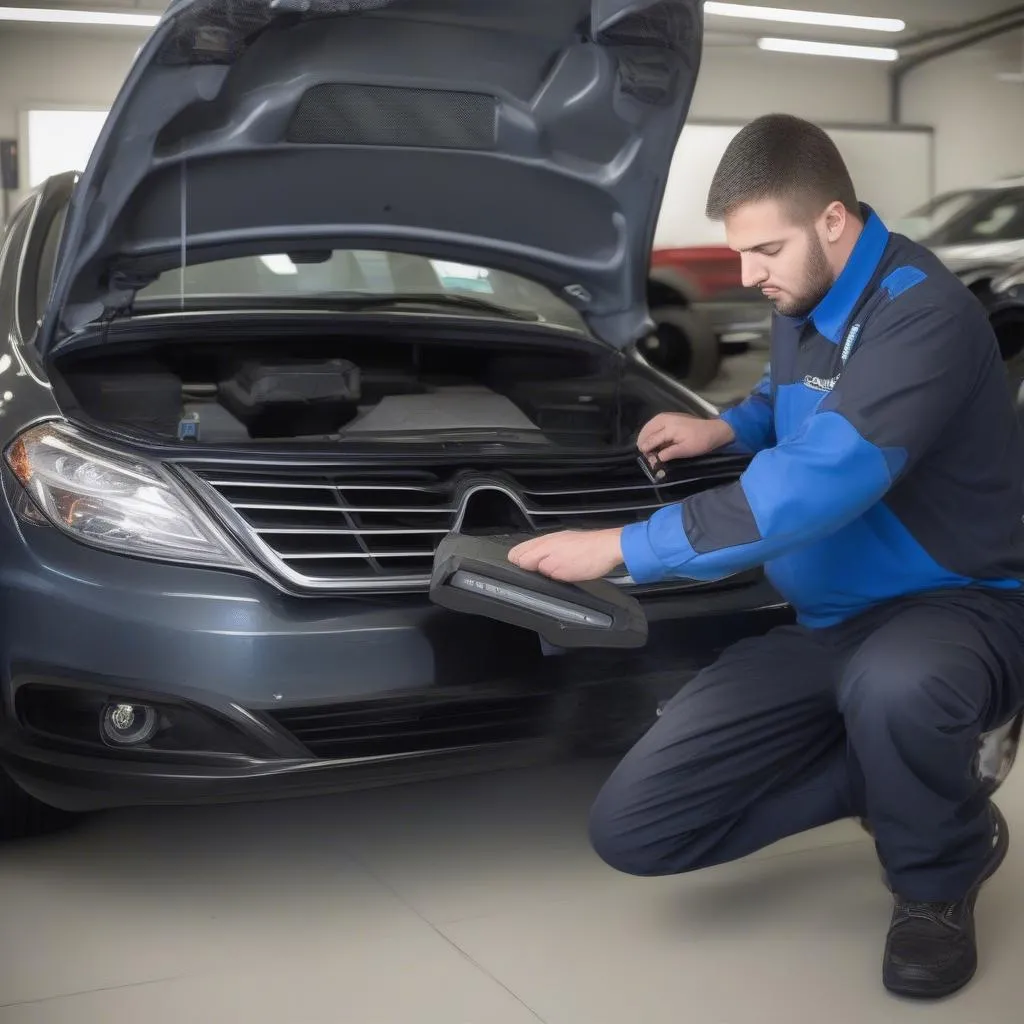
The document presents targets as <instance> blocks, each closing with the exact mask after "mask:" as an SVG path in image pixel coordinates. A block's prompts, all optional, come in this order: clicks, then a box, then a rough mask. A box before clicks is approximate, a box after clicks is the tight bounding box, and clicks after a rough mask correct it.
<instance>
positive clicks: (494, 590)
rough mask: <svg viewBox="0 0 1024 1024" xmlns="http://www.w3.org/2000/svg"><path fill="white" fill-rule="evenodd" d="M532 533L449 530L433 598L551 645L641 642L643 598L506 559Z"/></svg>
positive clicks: (604, 582) (438, 563)
mask: <svg viewBox="0 0 1024 1024" xmlns="http://www.w3.org/2000/svg"><path fill="white" fill-rule="evenodd" d="M526 539H528V538H526V537H512V536H500V537H469V536H464V535H462V534H449V536H447V537H446V538H445V539H444V540H443V541H442V542H441V544H440V545H439V547H438V549H437V553H436V555H435V556H434V572H433V578H432V580H431V584H430V600H431V601H432V602H433V603H434V604H436V605H438V606H440V607H443V608H448V609H449V610H451V611H456V612H462V613H464V614H466V615H482V616H484V617H486V618H491V619H496V620H497V621H499V622H506V623H509V624H510V625H513V626H521V627H522V628H523V629H529V630H532V631H533V632H535V633H537V634H539V635H540V636H541V637H542V638H543V639H544V640H546V641H547V642H548V643H549V644H551V645H552V646H553V647H561V648H578V647H591V648H593V647H619V648H621V647H643V645H644V644H645V643H646V642H647V618H646V616H645V615H644V612H643V609H642V608H641V607H640V602H639V601H637V600H636V598H634V597H630V596H629V595H628V594H626V593H623V592H622V591H621V590H620V589H619V588H618V587H617V586H616V585H615V584H614V583H609V582H608V581H607V580H597V581H594V582H588V583H575V584H569V583H560V582H558V581H556V580H552V579H548V578H547V577H546V576H541V575H539V574H538V573H533V572H527V571H525V570H524V569H520V568H518V567H517V566H515V565H513V564H512V563H511V562H510V561H509V560H508V553H509V551H511V550H512V548H513V547H515V546H516V544H518V543H520V542H521V541H522V540H526Z"/></svg>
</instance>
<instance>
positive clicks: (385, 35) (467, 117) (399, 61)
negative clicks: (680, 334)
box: [40, 0, 702, 351]
mask: <svg viewBox="0 0 1024 1024" xmlns="http://www.w3.org/2000/svg"><path fill="white" fill-rule="evenodd" d="M701 26H702V17H701V4H700V2H699V0H179V2H177V3H172V4H171V6H170V8H169V10H168V12H167V14H166V15H165V16H164V18H163V20H162V21H161V23H160V25H159V26H158V28H157V29H156V31H155V32H154V33H153V35H152V36H151V38H150V39H149V41H148V42H147V44H146V45H145V47H144V48H143V49H142V50H141V51H140V53H139V55H138V57H137V59H136V61H135V64H134V66H133V68H132V70H131V72H130V74H129V76H128V79H127V81H126V82H125V85H124V87H123V88H122V90H121V93H120V95H119V96H118V99H117V101H116V103H115V104H114V106H113V108H112V110H111V113H110V116H109V118H108V120H107V123H106V125H105V127H104V130H103V133H102V135H101V137H100V140H99V142H98V144H97V146H96V148H95V150H94V152H93V156H92V159H91V160H90V163H89V166H88V167H87V168H86V171H85V173H84V174H83V176H82V178H81V180H80V182H79V183H78V186H77V189H76V192H75V196H74V198H73V201H72V206H71V211H70V213H69V217H68V222H67V228H66V231H65V234H64V239H63V242H62V248H61V253H60V257H59V263H58V272H57V276H56V280H55V285H54V292H53V301H52V303H51V307H50V309H49V310H48V312H47V316H46V319H45V320H44V323H43V325H42V332H41V336H40V347H41V348H42V349H44V350H47V351H52V350H53V349H54V348H55V347H57V346H59V345H61V344H62V342H64V341H65V340H66V339H67V338H68V337H69V336H71V335H72V334H74V333H75V332H76V331H78V330H80V329H81V328H82V327H83V326H85V325H87V324H89V323H91V322H93V321H95V320H96V319H98V318H100V317H102V316H104V315H105V314H109V313H111V312H113V311H115V310H118V309H122V308H124V307H125V305H126V304H127V303H129V302H130V301H131V299H132V297H133V295H134V293H135V292H136V291H137V290H138V289H139V288H140V287H143V286H144V285H145V284H147V283H148V282H150V281H151V280H153V279H154V277H155V276H157V275H159V274H160V273H162V272H165V271H168V270H172V269H174V268H176V267H180V266H181V265H182V262H183V261H184V262H187V263H188V264H190V265H194V264H196V263H201V262H207V261H210V260H215V259H227V258H231V257H236V256H242V255H249V254H253V253H257V252H272V251H287V250H292V249H301V248H302V247H303V246H306V247H308V246H310V245H311V244H312V243H315V244H316V245H317V246H319V247H329V246H333V247H338V248H340V247H348V248H360V247H363V248H375V249H394V250H398V251H403V252H412V253H420V254H422V255H425V256H431V257H435V258H441V259H452V260H458V261H461V262H464V263H475V264H478V265H483V266H489V267H492V268H494V269H503V270H508V271H509V272H512V273H517V274H521V275H522V276H524V277H530V278H533V279H535V280H538V281H540V282H541V283H543V284H545V285H547V286H548V287H550V288H552V289H553V290H554V291H556V292H558V293H559V294H560V295H561V296H562V297H563V298H564V299H566V300H568V301H569V302H571V303H572V304H573V305H574V306H575V307H576V308H577V309H578V310H579V311H580V312H581V314H582V315H583V317H584V319H585V320H586V321H587V323H588V325H589V327H590V328H591V330H592V331H593V332H594V334H595V335H596V336H598V337H599V338H602V339H603V340H605V341H608V342H610V343H612V344H616V345H624V344H627V343H629V342H630V341H632V340H634V339H635V338H637V337H638V336H639V335H640V334H641V333H642V332H643V331H644V330H645V328H646V324H647V307H646V297H645V296H646V276H647V268H648V260H649V255H650V250H651V245H652V241H653V235H654V227H655V222H656V219H657V216H658V211H659V209H660V205H661V199H662V194H663V191H664V187H665V182H666V179H667V176H668V170H669V165H670V163H671V160H672V156H673V153H674V150H675V146H676V143H677V140H678V137H679V133H680V131H681V129H682V126H683V123H684V121H685V118H686V114H687V111H688V108H689V104H690V99H691V96H692V92H693V87H694V84H695V81H696V78H697V73H698V69H699V64H700V53H701V38H702V35H701V33H702V27H701Z"/></svg>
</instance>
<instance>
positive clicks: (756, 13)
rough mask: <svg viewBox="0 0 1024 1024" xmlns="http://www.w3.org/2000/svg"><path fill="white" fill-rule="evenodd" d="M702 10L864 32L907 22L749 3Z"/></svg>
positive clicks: (900, 27)
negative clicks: (756, 5) (791, 9)
mask: <svg viewBox="0 0 1024 1024" xmlns="http://www.w3.org/2000/svg"><path fill="white" fill-rule="evenodd" d="M704 13H705V14H712V15H714V16H715V17H718V18H746V19H748V20H750V21H784V22H786V23H788V24H792V25H823V26H825V27H826V28H856V29H863V30H864V31H865V32H902V31H903V30H904V29H905V28H906V27H907V23H906V22H905V21H901V20H900V19H899V18H867V17H864V16H863V15H860V14H827V13H825V12H824V11H789V10H785V9H784V8H782V7H753V6H751V5H750V4H719V3H712V2H710V0H709V2H708V3H706V4H704Z"/></svg>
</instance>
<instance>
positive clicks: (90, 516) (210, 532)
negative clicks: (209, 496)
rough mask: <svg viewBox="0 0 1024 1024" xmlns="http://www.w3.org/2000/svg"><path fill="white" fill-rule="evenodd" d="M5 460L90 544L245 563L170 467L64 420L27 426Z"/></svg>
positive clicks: (229, 564) (169, 557) (55, 519)
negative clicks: (89, 437) (96, 439)
mask: <svg viewBox="0 0 1024 1024" xmlns="http://www.w3.org/2000/svg"><path fill="white" fill-rule="evenodd" d="M7 462H8V465H10V467H11V469H12V470H13V472H14V474H15V476H17V478H18V480H20V481H21V484H22V486H23V487H24V488H25V490H26V492H27V493H28V494H29V495H30V496H31V498H32V499H33V501H34V502H35V504H36V505H37V506H38V508H39V510H40V511H41V512H42V514H43V515H44V516H45V517H46V519H48V520H49V521H50V522H51V523H53V525H54V526H57V527H59V528H60V529H62V530H64V531H65V532H67V533H69V534H71V535H72V536H73V537H77V538H78V539H79V540H81V541H84V542H85V543H87V544H92V545H94V546H96V547H100V548H106V549H107V550H110V551H116V552H118V553H119V554H123V555H137V556H142V557H148V558H157V559H162V560H164V561H173V562H189V563H192V564H196V563H198V564H201V565H216V566H220V567H226V568H239V567H241V566H243V565H244V564H245V563H243V562H242V560H241V557H240V555H239V554H238V552H237V551H235V550H234V548H233V547H232V545H231V544H230V543H229V542H228V540H227V539H226V538H225V537H224V536H223V535H222V534H221V533H220V532H219V531H218V530H217V529H216V527H214V525H213V524H212V523H209V522H207V521H206V517H205V516H204V515H203V514H202V512H201V511H200V510H199V509H198V508H196V507H194V506H193V505H192V503H191V502H190V501H189V500H188V499H187V497H186V496H185V494H184V493H183V491H182V490H181V489H180V488H179V487H178V486H177V485H176V484H175V482H174V480H173V479H172V478H171V477H170V475H169V474H167V473H165V471H164V470H162V469H160V468H159V467H157V466H154V465H149V464H147V463H144V462H141V461H139V460H137V459H135V458H133V457H132V456H130V455H128V454H119V453H117V452H115V451H110V450H108V449H105V448H102V447H101V446H99V445H97V444H93V443H91V442H89V441H86V440H84V439H82V438H81V437H79V436H78V435H77V434H75V433H74V432H73V431H72V430H70V429H69V428H67V427H66V426H63V425H61V424H58V423H47V424H43V425H41V426H38V427H32V428H31V429H29V430H27V431H26V432H25V433H24V434H22V435H21V436H20V437H19V438H18V439H17V440H16V441H15V442H14V443H13V444H12V445H11V446H10V447H9V448H8V449H7Z"/></svg>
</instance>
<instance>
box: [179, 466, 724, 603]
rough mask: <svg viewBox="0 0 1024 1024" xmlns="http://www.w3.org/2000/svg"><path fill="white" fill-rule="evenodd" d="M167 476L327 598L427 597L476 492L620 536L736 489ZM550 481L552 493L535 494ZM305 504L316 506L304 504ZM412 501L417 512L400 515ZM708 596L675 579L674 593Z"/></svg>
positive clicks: (553, 522) (272, 565) (210, 471)
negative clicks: (443, 549)
mask: <svg viewBox="0 0 1024 1024" xmlns="http://www.w3.org/2000/svg"><path fill="white" fill-rule="evenodd" d="M177 468H178V470H179V472H180V473H181V474H182V476H183V478H184V479H185V480H186V482H187V483H188V484H189V486H190V487H191V488H192V489H193V490H195V492H196V493H197V494H198V495H199V496H200V498H201V499H203V500H204V501H205V503H206V504H207V506H208V507H209V508H210V509H211V510H212V511H213V512H214V514H215V515H216V517H217V518H218V519H219V520H220V521H221V522H222V523H223V524H224V525H226V526H227V527H228V528H229V529H230V530H231V531H232V533H233V534H234V535H235V536H236V537H238V538H239V540H240V541H241V542H242V543H243V544H244V545H245V546H246V547H248V548H249V550H250V551H251V552H252V553H253V555H254V556H255V557H256V558H257V560H258V561H259V562H261V563H262V564H263V566H264V567H265V568H266V569H269V570H270V571H271V573H272V574H274V575H276V576H277V577H278V578H279V579H280V580H281V581H283V582H284V583H285V584H286V585H288V587H289V588H291V589H294V590H297V591H300V592H301V591H308V592H334V593H340V592H347V591H359V592H389V593H398V592H410V591H421V592H422V591H424V590H426V589H427V587H428V586H429V583H430V577H431V571H432V567H433V556H434V552H435V551H436V547H437V544H438V543H439V542H440V541H441V539H442V538H443V537H444V536H446V535H447V534H448V533H449V532H451V531H453V530H457V529H460V528H461V527H462V525H463V519H464V517H465V515H466V513H467V510H468V509H469V508H470V506H471V503H472V502H473V501H474V496H475V495H476V494H478V493H479V492H486V491H489V492H493V493H494V494H497V495H503V496H504V497H505V498H506V499H507V500H508V501H509V503H510V505H509V508H510V510H517V512H518V514H519V515H520V516H521V518H522V519H523V522H524V526H525V527H526V528H528V529H535V530H538V531H546V530H550V529H557V528H560V527H561V528H565V529H573V528H586V527H590V526H599V525H608V526H612V525H617V526H622V525H626V524H627V523H630V522H634V521H636V520H638V519H641V518H645V517H647V516H649V515H650V514H651V513H652V512H653V511H655V510H657V509H659V508H661V507H663V506H664V505H667V504H670V503H672V502H673V501H678V500H681V499H682V498H684V497H686V496H687V495H689V494H692V493H695V492H696V491H698V490H702V489H704V488H706V487H709V486H714V485H715V484H717V483H724V482H731V481H733V480H735V479H736V473H735V472H725V471H723V472H722V473H721V474H712V475H702V476H700V477H686V478H680V479H677V480H671V481H668V482H665V483H661V484H659V485H658V486H657V487H655V486H653V485H652V484H651V483H650V482H649V481H648V480H647V479H646V478H645V477H644V476H643V474H642V472H641V471H640V469H639V467H637V466H635V464H634V465H633V467H632V469H633V470H634V471H635V473H636V478H635V482H633V481H632V480H630V479H628V478H627V479H626V480H625V481H623V480H622V479H621V478H622V477H623V475H624V473H625V474H628V473H629V472H630V466H629V465H624V466H623V467H621V468H613V469H612V470H607V469H605V470H602V469H595V470H592V471H590V472H589V473H586V472H585V471H584V472H581V471H579V470H575V471H573V472H572V473H571V474H569V473H563V474H550V475H549V476H545V477H543V478H541V479H538V477H539V476H540V474H539V473H538V472H536V471H533V472H530V471H523V472H522V474H521V479H516V478H514V477H513V475H512V472H510V471H506V472H500V473H497V472H496V473H494V474H484V473H473V472H469V471H465V472H463V471H460V470H458V469H451V470H444V471H443V470H440V469H439V470H438V471H437V472H422V471H416V470H411V469H410V470H409V471H408V475H409V476H415V477H416V478H417V482H405V483H403V482H395V481H394V480H393V479H382V480H381V481H380V482H379V483H378V482H375V481H373V480H372V479H368V477H371V476H372V473H373V472H374V471H373V470H372V469H370V470H367V469H363V470H346V471H344V472H346V473H347V472H352V473H353V474H356V473H358V476H356V477H355V479H353V480H352V481H351V482H349V481H348V480H347V479H345V476H344V475H343V471H342V470H339V469H338V468H336V467H334V468H332V467H329V466H318V467H312V466H303V467H298V468H296V469H294V470H293V469H288V468H285V467H281V466H271V465H267V466H264V467H258V466H253V465H247V466H245V468H241V467H239V469H237V470H236V469H235V467H234V466H230V467H229V466H226V465H224V464H223V463H221V464H216V465H198V464H190V465H180V464H179V466H178V467H177ZM602 472H605V473H606V474H608V475H610V476H612V479H609V481H608V485H607V486H605V485H602V484H599V483H596V482H595V483H593V484H591V483H590V482H589V481H587V480H585V479H584V480H581V483H580V486H577V487H573V486H569V485H567V484H568V483H569V481H567V479H566V477H567V476H590V478H591V479H595V478H596V479H597V480H599V479H600V475H601V473H602ZM442 473H444V474H445V475H442ZM296 474H298V475H296ZM616 476H617V477H619V478H620V479H619V480H615V479H614V477H616ZM548 479H550V483H551V486H550V487H547V486H544V485H545V483H547V481H548ZM419 481H422V482H419ZM270 492H273V493H270ZM314 494H316V496H317V500H310V499H311V498H312V496H313V495H314ZM371 494H372V495H373V497H372V498H370V500H366V499H367V497H368V496H369V495H371ZM629 495H635V497H636V500H629V497H628V496H629ZM289 496H292V497H293V498H294V500H292V498H290V497H289ZM321 498H322V500H320V499H321ZM601 498H604V499H606V500H604V501H602V500H600V499H601ZM573 499H576V500H573ZM410 500H411V501H414V502H415V503H414V504H413V503H408V504H406V502H410ZM432 501H433V502H436V503H434V504H432V503H431V502H432ZM410 520H411V521H410ZM417 520H419V521H418V522H417ZM360 563H361V566H360ZM402 563H404V564H402ZM610 579H611V582H613V583H615V584H617V585H619V586H624V587H632V586H633V585H634V584H633V580H632V579H631V578H630V577H629V576H628V575H625V574H618V575H613V576H612V577H610ZM707 586H708V584H704V583H699V582H696V581H686V580H680V581H679V583H678V585H675V584H673V585H672V589H679V590H695V589H704V588H706V587H707Z"/></svg>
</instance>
